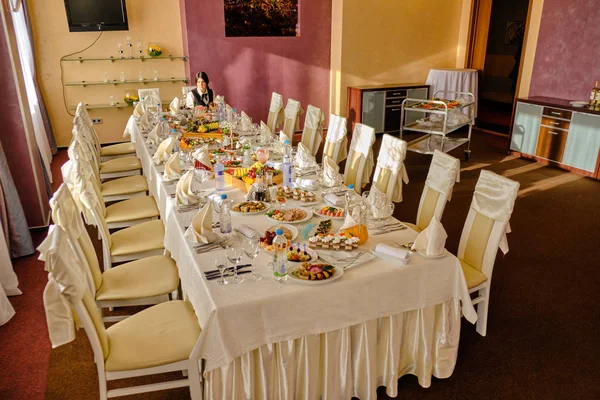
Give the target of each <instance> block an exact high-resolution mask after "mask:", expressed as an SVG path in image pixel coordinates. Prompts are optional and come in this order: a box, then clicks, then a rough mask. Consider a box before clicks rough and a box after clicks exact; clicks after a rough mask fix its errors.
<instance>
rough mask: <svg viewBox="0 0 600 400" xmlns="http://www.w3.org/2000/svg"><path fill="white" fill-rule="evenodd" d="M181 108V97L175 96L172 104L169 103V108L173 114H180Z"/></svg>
mask: <svg viewBox="0 0 600 400" xmlns="http://www.w3.org/2000/svg"><path fill="white" fill-rule="evenodd" d="M179 108H180V104H179V98H178V97H175V98H174V99H173V101H172V102H171V104H169V110H170V111H171V115H177V114H179Z"/></svg>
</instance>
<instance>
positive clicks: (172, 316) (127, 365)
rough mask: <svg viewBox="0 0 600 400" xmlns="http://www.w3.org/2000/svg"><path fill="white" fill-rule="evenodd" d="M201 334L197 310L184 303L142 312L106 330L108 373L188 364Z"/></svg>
mask: <svg viewBox="0 0 600 400" xmlns="http://www.w3.org/2000/svg"><path fill="white" fill-rule="evenodd" d="M117 268H119V267H117ZM201 331H202V330H201V329H200V326H199V325H198V318H197V317H196V314H195V313H194V309H193V308H192V306H191V305H190V304H189V303H187V302H184V301H181V300H177V301H167V302H165V303H161V304H158V305H156V306H153V307H151V308H148V309H146V310H144V311H140V312H139V313H137V314H135V315H132V316H131V317H129V318H127V319H125V320H123V321H120V322H118V323H116V324H115V325H113V326H111V327H110V328H108V329H106V334H107V335H108V348H109V353H108V357H106V361H105V369H106V371H127V370H132V369H142V368H150V367H155V366H158V365H163V364H168V363H172V362H177V361H182V360H187V359H189V357H190V354H191V352H192V349H193V348H194V345H195V344H196V341H197V340H198V336H200V332H201Z"/></svg>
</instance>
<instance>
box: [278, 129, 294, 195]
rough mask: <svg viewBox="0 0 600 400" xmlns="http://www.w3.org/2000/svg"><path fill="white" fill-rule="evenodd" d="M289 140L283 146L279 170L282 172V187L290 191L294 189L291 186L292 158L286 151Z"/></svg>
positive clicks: (292, 185)
mask: <svg viewBox="0 0 600 400" xmlns="http://www.w3.org/2000/svg"><path fill="white" fill-rule="evenodd" d="M289 142H290V141H289V140H286V141H285V145H284V148H283V150H284V152H283V154H284V155H283V163H282V164H281V170H282V171H283V182H282V185H283V186H287V187H289V188H290V189H292V188H293V187H294V184H293V179H294V177H293V171H292V157H291V156H290V155H289V153H288V151H287V148H286V147H285V146H287V147H289Z"/></svg>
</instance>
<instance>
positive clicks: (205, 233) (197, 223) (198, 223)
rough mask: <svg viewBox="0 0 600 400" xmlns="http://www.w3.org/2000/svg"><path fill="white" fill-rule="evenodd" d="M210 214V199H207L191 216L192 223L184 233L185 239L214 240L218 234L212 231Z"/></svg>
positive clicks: (197, 241)
mask: <svg viewBox="0 0 600 400" xmlns="http://www.w3.org/2000/svg"><path fill="white" fill-rule="evenodd" d="M212 214H213V210H212V201H209V202H208V203H206V204H205V205H204V207H202V209H201V210H200V211H198V214H196V215H195V216H194V218H192V223H191V224H190V226H189V227H188V228H187V230H186V231H185V234H184V236H185V237H186V239H189V240H191V241H192V242H196V243H210V242H214V241H215V240H216V239H217V238H218V236H217V234H216V233H214V232H213V231H212Z"/></svg>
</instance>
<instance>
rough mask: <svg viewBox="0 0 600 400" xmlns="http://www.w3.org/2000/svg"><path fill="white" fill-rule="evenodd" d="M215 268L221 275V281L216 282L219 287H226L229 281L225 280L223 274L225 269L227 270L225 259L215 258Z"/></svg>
mask: <svg viewBox="0 0 600 400" xmlns="http://www.w3.org/2000/svg"><path fill="white" fill-rule="evenodd" d="M215 268H216V269H218V270H219V272H220V273H221V279H219V280H218V281H217V283H218V284H219V285H227V284H228V283H229V281H227V279H225V277H224V276H223V274H224V273H225V269H226V268H227V257H217V258H215Z"/></svg>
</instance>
